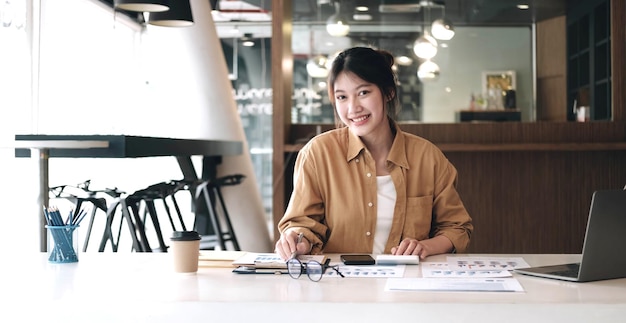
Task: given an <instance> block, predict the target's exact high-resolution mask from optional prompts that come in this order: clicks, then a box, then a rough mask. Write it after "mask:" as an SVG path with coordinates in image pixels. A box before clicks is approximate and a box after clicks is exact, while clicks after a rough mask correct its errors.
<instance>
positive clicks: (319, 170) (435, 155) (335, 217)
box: [275, 47, 473, 259]
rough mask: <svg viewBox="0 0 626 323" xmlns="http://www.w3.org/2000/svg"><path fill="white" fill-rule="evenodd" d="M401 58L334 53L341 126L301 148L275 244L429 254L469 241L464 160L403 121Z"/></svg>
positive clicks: (285, 254)
mask: <svg viewBox="0 0 626 323" xmlns="http://www.w3.org/2000/svg"><path fill="white" fill-rule="evenodd" d="M393 64H394V60H393V56H392V55H391V54H390V53H389V52H386V51H382V50H375V49H372V48H366V47H355V48H350V49H347V50H345V51H343V52H341V53H340V54H339V55H338V56H337V57H336V58H335V60H334V61H333V65H332V68H331V71H330V73H329V77H328V85H329V87H328V94H329V97H330V98H331V102H332V104H333V106H334V108H335V118H336V119H337V120H338V126H339V125H340V127H338V129H335V130H332V131H328V132H325V133H323V134H320V135H318V136H316V137H315V138H313V139H311V140H310V141H309V142H308V143H307V144H306V145H305V147H303V148H302V150H301V151H300V152H299V154H298V157H297V159H296V164H295V169H294V188H293V192H292V195H291V199H290V201H289V205H288V207H287V210H286V212H285V215H284V216H283V218H282V219H281V220H280V222H279V224H278V228H279V230H280V232H281V236H280V238H279V240H278V241H277V242H276V250H275V251H276V253H278V254H279V255H280V256H281V257H282V258H283V259H288V258H289V257H291V256H292V254H307V253H313V254H319V253H368V254H383V253H386V254H394V255H419V256H420V257H421V258H425V257H427V256H429V255H435V254H441V253H449V252H454V251H457V252H463V251H464V250H465V249H466V247H467V245H468V244H469V240H470V236H471V233H472V230H473V226H472V219H471V218H470V216H469V214H468V213H467V211H466V210H465V207H464V206H463V202H462V201H461V198H460V197H459V194H458V193H457V191H456V180H457V171H456V169H455V168H454V166H453V165H452V164H451V163H450V162H449V161H448V160H447V159H446V157H445V156H444V155H443V153H442V152H441V151H440V150H439V149H438V148H437V147H436V146H435V145H433V144H432V143H430V142H429V141H427V140H425V139H423V138H420V137H418V136H415V135H412V134H409V133H406V132H403V131H402V130H400V128H399V126H398V125H397V124H396V122H395V121H394V120H395V117H396V114H397V109H398V106H399V104H398V96H397V95H398V89H397V86H396V84H397V82H396V76H395V73H394V72H393V70H392V66H393ZM339 122H340V123H339ZM300 234H302V235H301V236H300V239H298V236H299V235H300ZM298 241H300V242H298Z"/></svg>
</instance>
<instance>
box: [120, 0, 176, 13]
mask: <svg viewBox="0 0 626 323" xmlns="http://www.w3.org/2000/svg"><path fill="white" fill-rule="evenodd" d="M172 2H178V1H175V0H174V1H172ZM168 3H169V1H168V0H114V1H113V5H114V6H115V9H121V10H128V11H137V12H161V11H167V10H168V9H169V8H170V6H169V4H168Z"/></svg>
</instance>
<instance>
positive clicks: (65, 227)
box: [44, 208, 86, 263]
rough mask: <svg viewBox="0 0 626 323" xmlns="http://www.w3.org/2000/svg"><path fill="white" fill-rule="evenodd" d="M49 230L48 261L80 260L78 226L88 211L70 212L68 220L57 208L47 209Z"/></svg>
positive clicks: (65, 261)
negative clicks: (64, 218)
mask: <svg viewBox="0 0 626 323" xmlns="http://www.w3.org/2000/svg"><path fill="white" fill-rule="evenodd" d="M44 214H45V216H46V222H47V223H48V225H46V229H47V230H48V261H49V262H54V263H71V262H77V261H78V250H79V247H78V246H79V244H78V230H77V229H78V227H79V224H80V222H81V221H82V219H83V218H84V217H85V214H86V212H84V211H83V210H81V211H80V212H70V213H69V215H68V216H67V219H66V220H63V218H62V217H61V213H59V210H58V209H56V208H51V209H47V210H46V209H45V208H44Z"/></svg>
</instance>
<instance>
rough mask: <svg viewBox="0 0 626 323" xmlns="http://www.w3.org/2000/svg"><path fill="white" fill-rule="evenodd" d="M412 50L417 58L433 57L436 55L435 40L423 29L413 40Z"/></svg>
mask: <svg viewBox="0 0 626 323" xmlns="http://www.w3.org/2000/svg"><path fill="white" fill-rule="evenodd" d="M413 51H414V52H415V55H417V57H419V58H424V59H430V58H433V57H435V55H437V40H435V38H433V37H432V36H430V35H429V34H428V32H426V31H424V34H423V35H422V36H421V37H420V38H418V39H417V40H416V41H415V44H414V45H413Z"/></svg>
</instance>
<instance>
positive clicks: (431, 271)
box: [421, 262, 513, 278]
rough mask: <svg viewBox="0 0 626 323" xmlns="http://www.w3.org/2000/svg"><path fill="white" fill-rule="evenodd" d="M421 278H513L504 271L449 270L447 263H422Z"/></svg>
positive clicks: (509, 273) (508, 272)
mask: <svg viewBox="0 0 626 323" xmlns="http://www.w3.org/2000/svg"><path fill="white" fill-rule="evenodd" d="M421 267H422V268H421V269H422V277H424V278H435V277H440V278H471V277H474V278H502V277H513V274H511V272H510V271H508V270H506V269H491V270H473V269H458V270H453V269H450V266H449V265H448V263H447V262H422V264H421Z"/></svg>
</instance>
